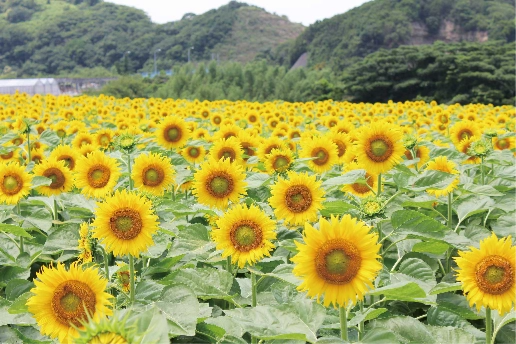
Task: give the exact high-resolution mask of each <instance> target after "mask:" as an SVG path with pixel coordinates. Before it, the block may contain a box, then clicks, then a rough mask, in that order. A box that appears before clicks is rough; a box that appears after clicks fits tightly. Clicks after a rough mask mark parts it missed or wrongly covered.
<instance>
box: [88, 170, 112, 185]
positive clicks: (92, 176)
mask: <svg viewBox="0 0 516 344" xmlns="http://www.w3.org/2000/svg"><path fill="white" fill-rule="evenodd" d="M110 176H111V172H110V171H109V169H108V168H107V167H106V166H102V165H96V166H93V167H92V168H91V169H90V171H89V172H88V184H89V185H90V186H91V187H94V188H102V187H104V186H106V184H107V183H108V182H109V177H110Z"/></svg>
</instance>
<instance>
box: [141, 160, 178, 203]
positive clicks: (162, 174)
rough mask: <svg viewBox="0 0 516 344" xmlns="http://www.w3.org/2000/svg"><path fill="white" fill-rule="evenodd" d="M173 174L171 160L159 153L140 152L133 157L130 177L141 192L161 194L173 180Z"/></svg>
mask: <svg viewBox="0 0 516 344" xmlns="http://www.w3.org/2000/svg"><path fill="white" fill-rule="evenodd" d="M173 175H174V169H173V167H172V162H171V161H170V159H169V158H167V157H164V156H162V155H160V154H155V153H150V154H148V155H147V154H140V155H138V156H137V157H136V159H134V166H133V171H132V173H131V178H132V180H133V181H134V186H136V187H137V188H138V189H139V190H140V191H142V192H148V193H151V194H153V195H155V196H162V195H163V194H164V193H165V190H167V189H168V188H169V187H170V186H171V185H172V183H173V182H174V177H173Z"/></svg>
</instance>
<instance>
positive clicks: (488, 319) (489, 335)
mask: <svg viewBox="0 0 516 344" xmlns="http://www.w3.org/2000/svg"><path fill="white" fill-rule="evenodd" d="M492 337H493V320H492V319H491V308H489V307H486V343H487V344H491V341H492Z"/></svg>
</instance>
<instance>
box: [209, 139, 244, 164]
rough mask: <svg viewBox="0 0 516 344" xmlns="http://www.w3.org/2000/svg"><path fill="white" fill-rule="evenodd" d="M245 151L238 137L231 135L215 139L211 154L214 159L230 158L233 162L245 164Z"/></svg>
mask: <svg viewBox="0 0 516 344" xmlns="http://www.w3.org/2000/svg"><path fill="white" fill-rule="evenodd" d="M243 155H244V151H243V149H242V145H240V142H239V140H238V139H237V138H236V137H233V136H230V137H228V138H227V139H220V140H217V141H215V143H214V144H213V146H212V147H211V148H210V154H209V156H210V157H211V158H213V159H214V160H220V159H229V161H230V162H231V163H237V164H243V162H244V158H243Z"/></svg>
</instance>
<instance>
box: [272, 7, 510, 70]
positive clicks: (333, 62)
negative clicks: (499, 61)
mask: <svg viewBox="0 0 516 344" xmlns="http://www.w3.org/2000/svg"><path fill="white" fill-rule="evenodd" d="M514 26H515V21H514V1H512V0H454V1H448V0H374V1H370V2H367V3H365V4H363V5H361V6H359V7H356V8H354V9H352V10H350V11H348V12H346V13H343V14H339V15H336V16H334V17H332V18H329V19H325V20H323V21H320V22H316V23H315V24H313V25H310V26H309V27H308V28H307V29H306V30H305V31H304V32H303V33H302V34H301V35H300V36H299V37H298V38H297V39H296V40H295V42H294V43H291V45H290V46H289V45H286V46H283V47H282V48H281V49H282V50H283V51H284V50H285V49H287V50H288V54H289V59H286V60H285V63H287V64H293V63H294V62H295V61H296V60H297V59H298V58H299V56H301V55H302V54H303V53H305V52H308V54H309V56H310V58H309V64H310V65H311V66H315V67H322V66H330V67H332V68H334V69H337V70H341V69H343V68H344V67H346V66H349V65H351V64H353V63H354V62H356V61H358V60H360V59H361V58H362V57H364V56H366V55H368V54H370V53H372V52H375V51H377V50H378V49H380V48H388V49H390V48H396V47H399V46H401V45H420V44H431V43H433V42H434V41H437V40H441V41H444V42H460V41H477V42H483V41H486V40H503V41H505V42H511V41H514V36H515V29H514Z"/></svg>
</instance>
